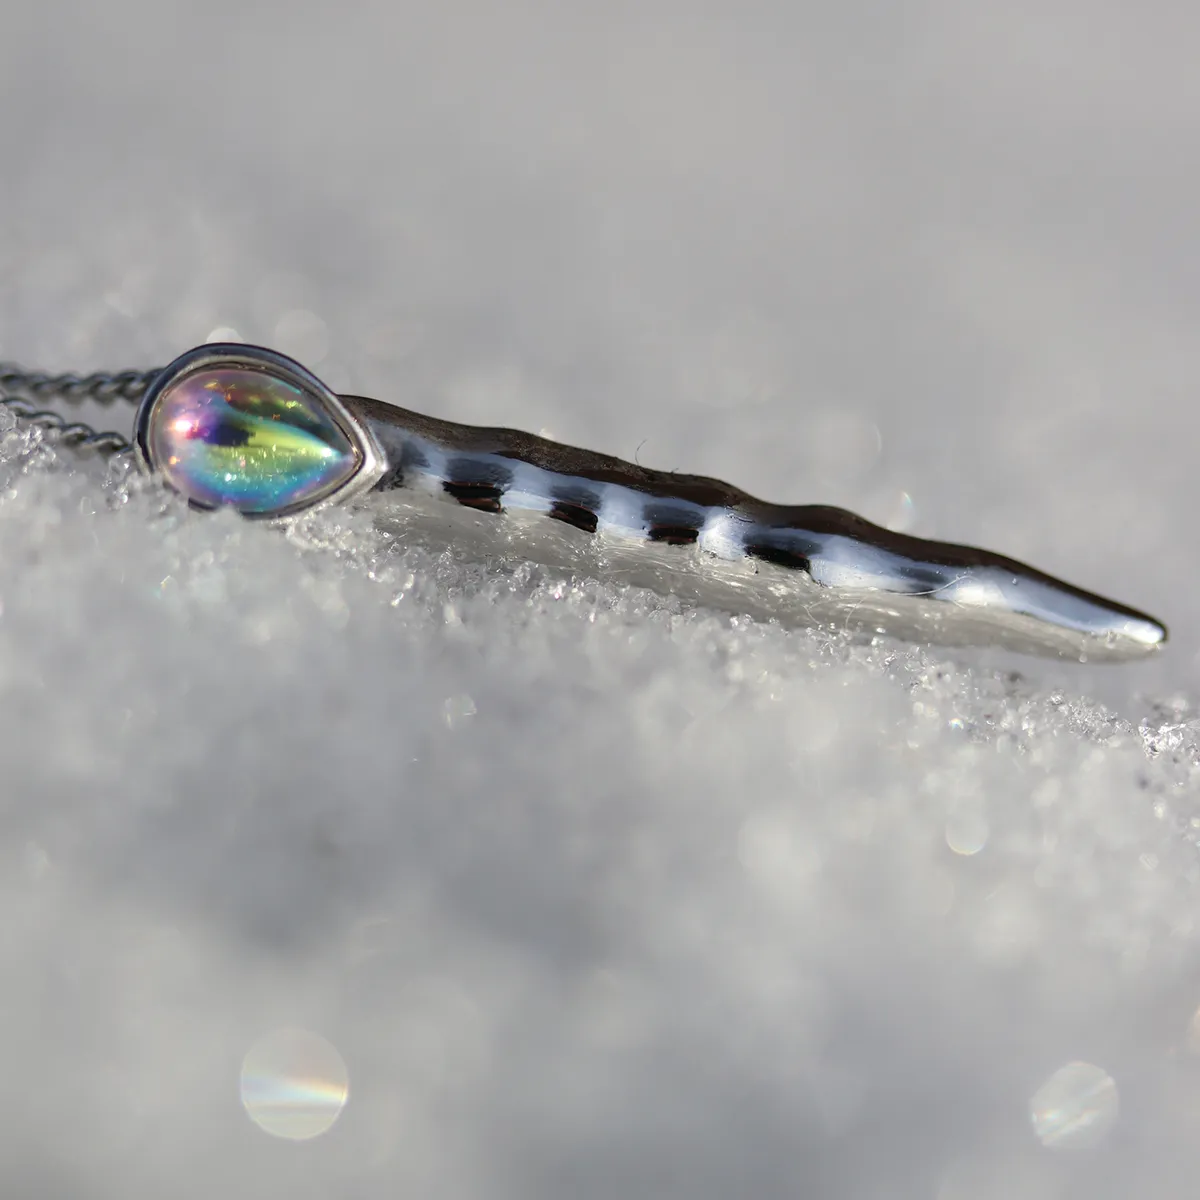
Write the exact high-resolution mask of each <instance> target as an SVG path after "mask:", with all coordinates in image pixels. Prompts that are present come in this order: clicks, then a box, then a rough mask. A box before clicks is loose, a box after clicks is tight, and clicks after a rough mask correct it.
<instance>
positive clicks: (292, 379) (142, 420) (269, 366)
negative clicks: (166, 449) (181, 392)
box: [133, 342, 387, 522]
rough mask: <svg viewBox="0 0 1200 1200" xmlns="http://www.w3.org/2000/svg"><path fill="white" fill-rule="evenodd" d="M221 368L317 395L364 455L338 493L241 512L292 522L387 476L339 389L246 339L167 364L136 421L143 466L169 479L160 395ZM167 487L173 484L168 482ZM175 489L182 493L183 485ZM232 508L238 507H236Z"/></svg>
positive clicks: (379, 453) (373, 442)
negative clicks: (156, 417) (156, 437)
mask: <svg viewBox="0 0 1200 1200" xmlns="http://www.w3.org/2000/svg"><path fill="white" fill-rule="evenodd" d="M222 367H233V368H237V367H243V368H247V369H249V370H253V371H261V372H262V373H263V374H265V375H272V376H274V377H276V378H278V379H282V380H284V381H285V382H287V383H290V384H292V385H293V386H295V387H297V388H299V389H301V390H302V391H305V392H307V393H309V394H310V395H312V396H314V397H316V399H317V400H319V401H320V402H321V403H322V404H323V405H324V406H325V408H326V410H327V411H328V413H329V416H330V417H331V419H332V420H333V421H334V423H335V424H336V425H337V426H338V428H339V429H341V431H342V432H343V433H344V434H345V435H346V437H347V438H348V439H349V440H350V443H351V445H352V446H353V447H354V449H355V451H356V453H357V455H358V459H359V464H358V468H357V469H356V470H355V472H354V474H353V475H351V476H350V478H349V479H347V480H346V481H345V482H344V483H342V484H339V485H337V486H336V487H335V488H334V489H333V491H331V492H328V493H326V494H325V495H323V496H319V497H318V498H317V499H315V500H306V501H303V502H301V503H299V504H293V505H289V506H288V507H286V508H281V509H279V510H277V511H272V512H259V513H254V512H248V513H242V514H241V515H242V516H244V517H246V518H248V519H249V520H253V521H276V522H279V521H287V520H288V519H290V518H293V517H298V516H300V515H302V514H307V513H310V512H316V511H317V510H318V509H321V508H325V507H327V506H329V505H333V504H345V503H346V502H347V501H348V500H352V499H353V498H354V497H355V496H359V495H361V494H362V493H363V492H367V491H370V489H371V488H373V487H374V486H375V484H376V483H378V482H379V480H380V479H381V478H382V476H383V474H384V472H385V471H386V470H387V460H386V457H385V455H384V452H383V449H382V447H381V446H380V445H379V442H378V440H377V439H376V437H375V435H374V434H373V433H372V431H371V428H370V426H369V425H367V424H366V423H365V422H363V421H360V420H359V419H358V418H357V417H356V416H355V415H354V414H353V413H352V412H351V411H350V410H349V409H348V408H347V407H346V405H345V404H344V403H343V402H342V400H341V397H340V396H338V395H337V393H336V392H333V391H331V390H330V389H329V388H328V387H327V386H326V385H325V384H324V383H322V382H321V380H320V379H318V378H317V377H316V376H315V375H314V374H313V373H312V372H311V371H309V370H308V369H307V368H305V367H302V366H301V365H300V364H299V363H298V362H296V361H295V359H292V358H288V357H287V355H286V354H280V353H278V352H277V351H275V350H268V349H267V348H266V347H265V346H249V345H245V344H244V343H242V342H210V343H208V344H207V345H204V346H196V347H195V348H194V349H192V350H188V351H187V352H186V353H184V354H181V355H180V356H179V357H178V358H177V359H175V360H174V362H172V363H170V364H169V365H168V366H166V367H164V368H163V371H162V374H160V375H159V376H158V378H157V379H155V380H154V382H153V383H152V384H151V385H150V386H149V387H148V388H147V389H146V392H145V395H144V396H143V397H142V400H141V404H140V405H139V406H138V412H137V417H136V418H135V421H134V438H133V442H134V449H135V452H136V456H137V461H138V464H139V465H140V466H141V468H142V469H143V470H145V471H148V472H150V473H151V474H153V475H157V476H159V478H163V479H164V482H165V477H164V476H163V475H162V473H161V472H160V471H159V470H158V468H157V467H156V466H155V464H154V462H153V461H152V459H151V455H150V450H149V433H150V418H151V416H152V414H153V412H154V407H155V405H156V404H157V403H158V398H159V397H160V396H161V395H162V393H163V392H164V391H166V389H167V388H168V387H170V386H171V385H172V384H173V383H175V382H177V381H178V380H180V379H182V378H183V377H184V376H186V375H193V374H195V373H197V372H199V371H204V370H213V369H217V368H222ZM168 486H170V485H169V484H168ZM173 490H176V491H177V490H178V489H173ZM185 499H186V500H187V502H188V504H189V505H190V507H192V508H196V509H203V510H205V511H212V510H213V509H216V508H221V507H226V506H223V505H213V504H205V503H203V502H201V501H199V500H193V499H192V498H191V497H185ZM227 507H230V508H236V505H228V506H227ZM238 511H239V512H240V511H241V510H238Z"/></svg>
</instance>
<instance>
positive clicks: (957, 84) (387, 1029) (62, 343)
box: [0, 0, 1200, 1200]
mask: <svg viewBox="0 0 1200 1200" xmlns="http://www.w3.org/2000/svg"><path fill="white" fill-rule="evenodd" d="M4 25H5V26H6V36H5V37H4V38H0V54H3V56H4V63H5V69H4V71H2V72H0V88H3V90H4V93H5V111H6V112H7V113H8V114H9V115H8V118H7V119H6V120H5V121H3V122H0V135H2V136H3V139H4V141H3V145H4V148H5V151H6V156H7V163H8V170H7V171H6V182H5V189H4V191H3V192H2V193H0V212H2V213H3V221H2V222H0V258H2V260H3V262H4V264H5V271H4V275H3V282H2V283H0V299H2V301H3V309H2V312H3V320H2V321H0V356H2V357H4V358H6V359H15V360H18V361H21V362H24V363H27V364H29V365H31V366H38V367H46V368H50V369H59V368H68V367H71V368H80V369H90V368H93V367H99V366H111V367H125V366H141V365H144V364H147V363H152V362H165V361H167V360H168V359H170V358H171V357H173V356H174V355H175V354H176V353H178V352H179V351H181V350H183V349H185V348H187V347H188V346H190V345H193V344H196V343H198V342H201V341H204V340H205V339H206V338H208V337H209V336H210V335H212V336H216V337H222V338H223V337H228V336H231V335H232V333H236V334H237V335H238V336H240V337H243V338H246V339H248V340H255V341H260V342H265V343H268V344H272V345H275V346H276V347H277V348H279V349H281V350H284V351H290V352H293V353H298V354H301V355H306V356H308V357H306V359H305V361H306V363H307V365H309V366H310V367H312V368H313V369H314V370H316V371H317V372H318V374H320V375H321V376H322V378H324V379H326V380H327V382H329V383H330V384H331V385H332V386H335V387H337V388H339V389H341V390H346V391H356V392H361V393H364V394H368V395H375V396H379V397H382V398H393V399H396V400H397V401H398V402H400V403H403V404H405V405H406V406H408V407H411V408H416V409H418V410H424V411H429V412H435V413H437V414H439V415H442V416H446V417H450V418H454V419H459V420H471V421H479V422H485V423H489V424H504V425H509V426H516V427H523V428H528V429H531V430H533V431H541V430H548V431H549V432H550V433H552V434H553V435H554V436H556V437H559V438H561V439H562V440H564V441H567V442H571V443H574V444H581V445H585V446H588V447H590V448H593V449H596V450H602V451H605V452H609V453H617V454H621V455H624V456H626V457H630V458H632V457H635V456H636V457H638V458H639V459H640V461H642V462H645V463H647V464H649V465H655V466H663V467H677V468H679V469H683V470H688V471H697V472H700V471H703V472H707V473H712V474H716V475H718V476H721V477H723V478H727V479H729V480H730V481H731V482H734V483H736V484H739V485H741V486H744V487H747V488H749V489H750V490H752V491H754V492H756V493H758V494H761V495H763V496H765V497H767V498H770V499H773V500H779V501H795V502H803V501H813V502H824V503H834V504H843V505H846V506H848V507H851V508H854V509H856V510H857V511H860V512H862V513H863V514H864V515H865V516H868V517H871V518H872V519H876V520H881V521H888V520H892V521H895V522H896V523H897V524H898V525H903V526H904V527H906V528H911V529H914V530H915V531H916V532H920V533H923V534H933V535H937V536H941V537H945V538H947V539H953V540H958V541H967V542H973V543H977V544H983V545H986V546H988V547H990V548H993V549H995V550H998V551H1001V552H1003V553H1007V554H1011V555H1014V556H1017V557H1020V558H1023V559H1025V560H1027V561H1030V562H1032V563H1034V564H1036V565H1037V566H1039V567H1041V568H1043V569H1046V570H1050V571H1052V572H1054V573H1055V574H1059V575H1062V576H1063V577H1065V578H1068V579H1070V580H1071V581H1072V582H1076V583H1078V584H1080V585H1082V586H1087V587H1091V588H1094V589H1096V590H1098V591H1101V592H1103V593H1105V594H1109V595H1112V596H1113V597H1114V598H1117V599H1120V600H1123V601H1126V602H1128V603H1131V604H1136V605H1138V606H1139V607H1143V608H1145V609H1147V610H1148V611H1150V612H1152V613H1154V614H1155V615H1157V616H1161V617H1163V618H1164V619H1166V620H1167V621H1168V623H1169V624H1170V625H1171V627H1172V642H1171V643H1170V644H1169V645H1168V647H1167V648H1166V652H1165V653H1164V654H1162V655H1160V656H1159V657H1158V659H1157V660H1156V661H1155V662H1152V663H1150V664H1146V665H1139V666H1132V667H1109V668H1099V667H1079V666H1073V665H1071V664H1061V663H1052V662H1042V661H1039V660H1035V659H1021V658H1016V657H1011V656H1005V655H1001V654H998V653H996V652H989V651H986V650H984V651H980V652H975V653H964V652H949V651H940V650H938V649H937V648H936V647H922V646H904V645H901V644H899V643H881V644H879V645H876V646H866V645H856V644H849V643H846V642H843V641H841V640H838V639H836V638H831V637H829V636H828V635H823V634H820V633H811V632H804V631H796V632H786V631H783V630H780V629H777V628H772V627H769V626H765V625H760V624H755V623H753V622H750V621H746V620H733V621H731V620H729V619H727V618H724V617H721V616H720V615H717V614H713V613H706V612H703V611H694V610H690V609H687V608H685V607H683V606H680V605H677V604H673V603H671V602H669V601H668V602H663V601H661V600H660V599H658V598H656V597H654V596H652V595H650V594H649V593H645V592H640V591H637V590H636V589H620V588H616V587H614V586H612V585H610V584H606V583H605V581H603V580H599V579H577V580H571V579H565V578H563V577H561V576H557V575H555V574H554V573H553V572H548V571H537V570H533V569H528V570H516V571H510V570H506V571H489V570H488V569H487V568H486V567H485V566H484V565H482V564H481V563H479V562H477V561H473V560H471V559H469V558H467V557H463V556H455V555H454V554H437V553H435V552H433V551H431V550H430V549H429V548H427V547H423V546H422V545H420V544H405V543H400V544H397V543H395V542H393V541H390V540H389V539H388V538H387V537H385V536H383V535H381V534H379V533H377V532H376V531H375V530H374V528H373V527H372V525H371V522H370V519H369V515H368V514H367V513H364V512H354V513H347V512H331V513H326V514H321V515H320V516H318V517H314V518H312V519H311V520H310V521H308V522H306V523H302V524H301V525H299V526H297V527H295V528H294V529H292V530H290V531H289V532H288V533H286V534H285V533H283V532H281V531H278V530H273V529H269V528H266V527H263V526H261V525H254V524H251V523H247V522H244V521H241V520H239V519H237V518H235V517H233V516H232V515H227V514H218V515H215V516H204V515H201V514H194V513H189V512H187V511H186V510H185V509H184V508H183V506H182V505H181V504H179V503H178V502H177V501H175V500H173V499H172V498H170V497H168V496H166V495H164V494H163V493H162V492H161V491H160V490H159V489H158V488H156V487H155V486H153V485H151V484H147V483H145V482H143V481H140V480H137V479H131V478H127V477H125V476H123V475H121V474H119V473H118V474H115V475H110V474H109V473H108V472H106V471H105V470H104V468H103V467H102V466H100V465H99V464H95V463H89V462H85V461H81V460H80V459H79V458H78V457H77V456H74V455H72V454H70V453H68V452H61V453H60V452H57V451H55V450H54V449H53V447H51V446H49V445H46V444H43V443H41V442H40V441H39V439H38V438H37V437H34V436H31V435H30V434H29V433H28V431H26V430H23V429H21V428H19V427H17V428H12V427H10V424H9V423H7V422H6V423H4V425H3V428H0V563H3V569H2V570H0V747H2V748H3V752H4V757H5V774H4V787H3V798H4V799H3V805H2V806H0V862H2V863H3V869H2V870H0V963H2V965H3V978H4V988H3V992H2V993H0V1013H2V1014H3V1018H4V1020H3V1025H2V1026H0V1030H2V1031H3V1032H2V1034H0V1036H2V1037H3V1042H4V1047H5V1061H6V1066H7V1070H6V1072H5V1081H6V1082H5V1083H4V1084H3V1085H0V1121H2V1128H3V1129H4V1132H5V1137H4V1139H3V1143H4V1146H5V1150H4V1153H3V1166H2V1167H0V1177H2V1178H3V1180H4V1183H5V1191H6V1194H12V1195H60V1196H67V1197H75V1196H79V1197H107V1196H114V1197H115V1196H121V1197H123V1198H130V1197H141V1196H147V1197H149V1196H161V1195H164V1194H169V1195H172V1196H179V1197H188V1196H193V1195H195V1196H201V1195H204V1196H208V1195H212V1194H224V1195H231V1196H240V1195H255V1196H276V1195H278V1196H284V1195H288V1196H309V1195H312V1196H317V1195H320V1196H328V1195H339V1196H348V1197H358V1196H363V1197H366V1196H381V1195H397V1194H412V1195H428V1194H437V1195H440V1196H444V1197H450V1198H457V1197H464V1198H467V1197H469V1198H471V1200H475V1198H480V1197H487V1198H489V1200H491V1198H497V1200H504V1198H506V1197H510V1196H511V1197H522V1198H523V1200H528V1198H530V1197H543V1196H544V1197H556V1198H557V1197H561V1196H566V1195H570V1196H576V1197H581V1198H582V1200H587V1198H589V1197H597V1198H600V1197H605V1198H607V1197H611V1196H617V1195H620V1196H655V1197H661V1196H679V1197H685V1196H686V1197H689V1198H696V1200H701V1198H705V1197H714V1198H717V1197H720V1198H722V1200H724V1198H726V1197H730V1196H735V1195H738V1196H740V1195H746V1196H755V1197H760V1198H767V1197H775V1196H781V1197H782V1196H797V1195H799V1196H821V1197H841V1196H846V1197H856V1198H863V1200H908V1198H910V1197H912V1198H914V1200H915V1198H918V1197H921V1198H925V1197H928V1198H930V1200H976V1198H982V1200H993V1198H995V1200H999V1198H1000V1197H1010V1196H1014V1195H1020V1196H1025V1197H1030V1198H1032V1200H1058V1198H1060V1197H1061V1198H1064V1200H1067V1198H1071V1197H1077V1196H1084V1195H1086V1196H1088V1197H1108V1196H1112V1197H1118V1196H1121V1197H1124V1196H1128V1195H1129V1194H1131V1193H1132V1192H1134V1191H1137V1192H1138V1193H1140V1194H1144V1195H1147V1196H1155V1197H1158V1196H1162V1197H1176V1196H1180V1197H1183V1196H1189V1195H1191V1194H1192V1193H1193V1192H1194V1180H1195V1178H1196V1172H1197V1169H1198V1167H1200V1155H1198V1152H1197V1150H1196V1138H1195V1130H1196V1126H1197V1122H1198V1121H1200V1015H1198V1014H1200V981H1198V979H1197V973H1196V968H1195V963H1196V958H1197V950H1198V946H1200V929H1198V928H1197V922H1196V916H1195V895H1196V885H1197V878H1198V871H1200V861H1198V859H1197V843H1198V840H1200V837H1198V835H1200V804H1198V803H1197V797H1198V795H1200V793H1198V791H1197V780H1198V778H1200V701H1198V699H1197V687H1196V682H1195V668H1196V657H1195V656H1196V653H1197V650H1200V641H1198V637H1197V629H1200V622H1198V621H1197V617H1198V616H1200V605H1198V604H1197V602H1196V599H1195V597H1196V596H1197V595H1198V594H1200V591H1198V587H1197V584H1198V582H1200V570H1198V566H1197V563H1198V562H1200V560H1198V559H1197V557H1196V555H1195V554H1193V553H1192V548H1193V544H1194V540H1195V539H1194V536H1193V534H1192V533H1191V532H1189V531H1190V530H1192V528H1193V526H1192V521H1191V515H1192V513H1193V512H1194V511H1195V508H1196V505H1197V503H1198V502H1200V482H1198V477H1197V474H1196V472H1195V470H1194V461H1193V459H1194V455H1193V453H1192V448H1193V447H1194V446H1195V445H1196V442H1197V433H1198V432H1200V430H1198V428H1197V425H1198V423H1200V408H1198V407H1197V406H1196V405H1194V404H1193V403H1192V395H1193V392H1194V388H1195V381H1196V379H1197V378H1200V349H1198V348H1197V344H1196V339H1195V336H1194V331H1195V327H1196V318H1197V316H1198V315H1200V314H1198V312H1197V309H1198V307H1200V293H1198V292H1197V290H1196V286H1195V282H1194V276H1195V272H1194V270H1192V266H1193V264H1192V258H1193V251H1192V248H1191V245H1192V241H1194V238H1193V237H1192V232H1193V225H1194V213H1195V211H1196V200H1197V196H1196V188H1197V177H1196V175H1195V173H1194V172H1193V171H1191V170H1190V167H1189V165H1188V162H1187V159H1186V154H1185V153H1184V152H1183V151H1181V149H1180V148H1181V147H1187V146H1188V145H1191V144H1194V141H1195V137H1196V134H1197V132H1198V131H1197V129H1196V128H1195V126H1196V123H1197V119H1198V118H1197V115H1196V113H1197V110H1196V107H1195V104H1194V102H1193V100H1194V97H1193V91H1194V86H1193V80H1194V70H1193V64H1194V55H1195V44H1196V39H1197V36H1200V16H1196V15H1192V14H1190V13H1187V12H1184V11H1183V10H1181V9H1178V8H1177V7H1176V6H1173V5H1168V4H1165V3H1161V4H1160V3H1152V4H1151V5H1150V6H1149V8H1146V7H1145V6H1143V7H1142V8H1141V9H1139V10H1138V11H1136V12H1135V11H1134V10H1133V9H1118V8H1105V7H1101V8H1099V9H1097V8H1095V7H1094V6H1087V7H1086V8H1085V7H1084V6H1083V5H1082V4H1080V3H1079V2H1078V0H1053V2H1052V3H1050V4H1049V5H1046V4H1044V3H1043V4H1039V5H1032V4H1026V3H1017V4H1012V5H1007V6H991V7H990V8H984V9H981V8H979V7H978V6H974V7H971V8H970V9H969V10H968V9H966V8H963V7H961V6H957V5H951V4H949V3H945V2H938V0H923V2H920V3H915V4H913V5H909V6H904V7H903V8H895V9H889V10H888V12H887V13H885V14H882V15H881V14H880V13H878V12H876V13H867V12H866V11H865V10H859V9H857V8H856V7H855V6H842V7H838V8H833V9H831V8H829V7H828V6H824V7H823V6H807V5H800V6H797V5H778V6H770V5H759V4H751V5H749V6H746V5H739V6H727V7H722V6H715V5H699V6H697V5H682V4H671V3H667V4H664V5H660V6H648V7H647V6H642V7H638V8H625V7H622V6H613V5H599V4H596V5H590V4H578V5H574V6H548V5H540V4H534V3H529V2H525V0H519V2H516V3H512V4H506V5H502V6H489V5H483V4H479V3H473V2H472V0H452V2H451V3H448V4H443V5H441V6H437V7H434V6H432V5H429V6H422V5H419V4H409V5H396V4H393V3H388V4H382V3H379V4H373V3H361V4H355V5H347V6H342V7H341V8H338V9H335V8H334V7H332V6H324V5H317V4H301V3H295V2H293V3H291V4H288V5H282V4H279V5H276V4H268V3H264V4H259V5H244V4H233V3H223V2H214V3H210V4H207V5H203V6H199V5H189V4H179V5H163V4H159V3H153V2H151V0H120V2H119V3H114V4H110V5H105V6H96V5H92V4H84V3H82V0H72V2H71V3H67V4H64V5H60V6H56V7H53V8H52V7H50V6H35V5H32V4H30V5H25V6H21V5H18V6H16V7H14V8H13V9H12V10H11V11H6V14H5V18H4ZM86 416H87V419H89V420H93V421H94V422H95V423H99V424H101V425H103V426H104V427H108V426H109V425H110V424H113V423H116V424H123V425H124V426H125V427H127V426H128V422H129V414H128V413H113V412H96V411H90V412H89V413H87V414H86ZM289 1056H290V1057H289ZM273 1066H274V1068H275V1069H276V1073H275V1075H272V1067H273ZM284 1066H290V1068H291V1069H292V1071H293V1074H294V1076H295V1078H293V1079H292V1080H291V1081H290V1083H289V1081H288V1079H286V1078H284V1070H283V1069H284Z"/></svg>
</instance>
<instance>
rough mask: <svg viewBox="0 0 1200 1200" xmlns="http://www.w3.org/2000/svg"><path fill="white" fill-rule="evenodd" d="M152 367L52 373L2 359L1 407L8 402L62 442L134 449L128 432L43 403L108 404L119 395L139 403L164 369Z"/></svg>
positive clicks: (106, 452)
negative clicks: (100, 427)
mask: <svg viewBox="0 0 1200 1200" xmlns="http://www.w3.org/2000/svg"><path fill="white" fill-rule="evenodd" d="M161 370H162V368H161V367H158V368H155V369H153V370H149V371H96V372H94V373H93V374H91V375H76V374H74V373H67V374H63V375H47V374H44V373H43V372H41V371H26V370H24V369H22V368H21V367H18V366H17V365H16V364H15V363H0V408H6V409H7V410H8V411H9V412H11V413H12V414H13V415H14V416H16V417H18V418H19V419H20V420H21V421H23V422H25V423H26V424H27V425H33V426H35V427H36V428H38V429H41V430H44V431H45V432H46V433H49V434H52V435H53V437H54V440H55V441H56V442H57V443H58V444H59V445H62V446H70V447H71V448H73V449H78V450H90V451H94V452H95V453H97V454H100V455H102V456H103V457H105V458H108V457H111V456H113V455H115V454H121V453H123V452H125V451H128V450H130V449H131V446H130V444H129V440H128V438H125V437H122V436H121V435H120V434H119V433H101V432H97V431H96V430H95V429H93V428H92V427H91V426H90V425H85V424H84V423H83V422H82V421H69V420H68V419H67V418H66V417H64V416H63V415H62V414H61V413H56V412H53V411H51V410H49V409H43V408H40V407H39V405H40V404H45V403H48V402H51V401H54V400H60V401H63V402H64V403H66V404H83V403H86V402H88V401H91V402H92V403H94V404H101V405H104V406H106V407H107V406H109V405H112V404H115V403H116V402H117V401H118V400H122V401H125V402H127V403H129V404H136V403H137V402H138V401H139V400H140V399H141V398H142V395H143V393H144V392H145V391H146V389H147V388H148V387H149V386H150V384H151V383H152V382H153V381H154V379H155V377H156V376H158V375H159V374H160V373H161Z"/></svg>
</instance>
